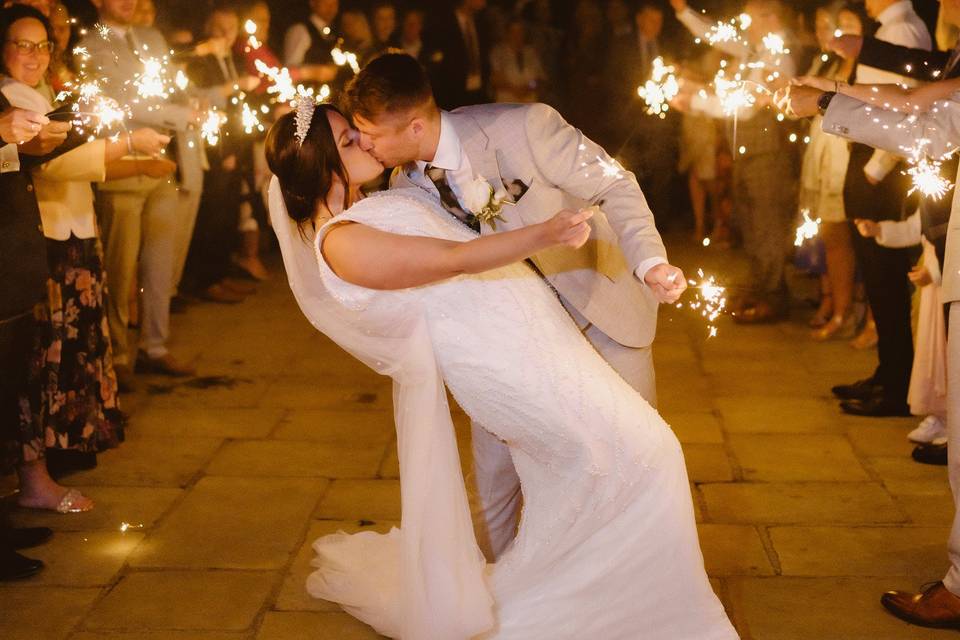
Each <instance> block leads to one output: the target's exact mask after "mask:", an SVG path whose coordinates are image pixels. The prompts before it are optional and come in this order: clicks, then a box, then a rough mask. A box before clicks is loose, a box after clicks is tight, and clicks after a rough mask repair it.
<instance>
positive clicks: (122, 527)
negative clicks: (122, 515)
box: [120, 522, 143, 533]
mask: <svg viewBox="0 0 960 640" xmlns="http://www.w3.org/2000/svg"><path fill="white" fill-rule="evenodd" d="M130 529H143V523H140V524H130V523H129V522H121V523H120V533H126V532H127V531H129V530H130Z"/></svg>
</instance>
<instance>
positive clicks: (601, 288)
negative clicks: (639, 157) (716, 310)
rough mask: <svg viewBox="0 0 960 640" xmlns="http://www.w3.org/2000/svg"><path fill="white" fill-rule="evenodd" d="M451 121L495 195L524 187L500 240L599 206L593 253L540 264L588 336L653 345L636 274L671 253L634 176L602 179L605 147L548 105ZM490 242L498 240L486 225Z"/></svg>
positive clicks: (457, 114) (459, 115)
mask: <svg viewBox="0 0 960 640" xmlns="http://www.w3.org/2000/svg"><path fill="white" fill-rule="evenodd" d="M450 119H451V121H452V122H453V125H454V128H455V130H456V132H457V135H458V136H459V138H460V142H461V145H462V147H463V150H464V152H465V153H466V155H467V157H468V159H469V160H470V164H471V166H472V168H473V172H474V174H476V175H478V176H482V177H483V178H485V179H486V180H487V181H488V182H489V183H490V184H491V185H494V186H495V187H499V186H500V185H501V184H502V185H504V186H507V187H509V186H510V185H513V184H514V183H515V181H517V180H519V181H520V182H522V183H523V185H524V186H525V187H526V190H525V192H524V193H523V194H522V196H521V197H519V199H517V200H516V202H515V204H513V205H505V206H504V208H503V209H502V211H501V214H502V216H503V218H504V221H503V222H502V223H498V224H497V231H501V230H503V231H509V230H511V229H516V228H519V227H523V226H527V225H531V224H537V223H540V222H543V221H545V220H548V219H549V218H551V217H552V216H553V215H554V214H555V213H557V212H558V211H559V210H561V209H564V208H570V209H578V208H581V207H584V206H588V205H590V204H597V205H599V206H600V208H601V213H599V214H597V215H595V216H594V217H593V219H592V220H591V221H590V225H591V227H592V228H593V229H592V232H591V234H590V239H589V241H588V242H587V243H586V245H584V246H583V247H582V248H580V249H577V250H574V249H571V248H567V247H554V248H552V249H548V250H546V251H542V252H540V253H538V254H537V255H535V256H534V257H533V258H532V259H533V262H534V264H535V265H536V266H537V268H538V269H539V270H540V272H541V273H542V274H543V275H544V276H545V277H546V279H547V280H548V281H549V282H550V283H551V284H552V285H553V287H554V288H555V289H556V290H557V292H558V293H559V294H560V296H561V298H562V300H563V301H564V303H565V306H566V307H567V309H568V310H570V311H571V313H572V314H573V316H574V319H575V320H577V321H578V323H579V324H580V325H581V327H583V326H586V324H587V323H592V324H594V325H596V326H597V327H598V328H599V329H600V330H601V331H603V332H604V333H605V334H607V335H608V336H610V337H611V338H612V339H613V340H615V341H617V342H618V343H620V344H623V345H626V346H629V347H646V346H648V345H649V344H650V343H651V342H653V338H654V334H655V333H656V323H657V306H658V303H657V301H656V299H655V298H654V296H653V294H652V292H651V291H650V290H649V289H648V288H647V286H646V285H644V284H643V283H642V282H641V281H640V280H639V279H638V278H637V276H636V275H635V272H636V270H637V269H638V268H639V267H640V266H641V264H642V263H644V262H645V261H647V260H648V259H651V258H659V259H662V260H663V261H665V260H666V255H667V254H666V250H665V249H664V246H663V241H662V240H661V239H660V234H659V233H658V232H657V229H656V226H655V225H654V220H653V214H652V213H651V211H650V208H649V207H648V206H647V202H646V200H645V199H644V197H643V193H642V192H641V190H640V186H639V185H638V184H637V181H636V178H635V177H634V176H633V174H631V173H630V172H628V171H626V170H622V169H621V170H620V171H619V173H618V174H617V175H615V174H614V172H612V171H604V166H605V165H606V166H608V167H609V166H612V163H613V160H612V159H611V158H610V156H608V155H607V153H606V152H605V151H604V150H603V148H602V147H600V146H599V145H597V144H596V143H594V142H592V141H591V140H590V139H588V138H587V137H585V136H584V135H583V134H582V133H581V132H580V131H578V130H577V129H575V128H573V127H572V126H570V125H569V124H567V123H566V122H565V121H564V120H563V118H562V117H561V116H560V114H559V113H557V112H556V110H554V109H553V108H552V107H549V106H547V105H545V104H531V105H516V104H491V105H479V106H473V107H463V108H461V109H457V110H456V111H453V112H451V113H450ZM584 163H586V164H584ZM416 171H417V168H416V164H409V165H405V166H404V167H400V168H398V169H397V170H396V171H395V172H394V179H393V181H392V186H396V187H404V186H418V185H417V183H416V182H415V178H413V177H411V175H412V174H413V173H414V172H416ZM431 186H432V185H431ZM433 191H434V193H435V194H436V195H437V197H438V198H439V193H437V192H436V189H435V188H434V189H433ZM482 233H493V231H492V230H490V229H489V228H487V227H486V226H484V227H483V230H482Z"/></svg>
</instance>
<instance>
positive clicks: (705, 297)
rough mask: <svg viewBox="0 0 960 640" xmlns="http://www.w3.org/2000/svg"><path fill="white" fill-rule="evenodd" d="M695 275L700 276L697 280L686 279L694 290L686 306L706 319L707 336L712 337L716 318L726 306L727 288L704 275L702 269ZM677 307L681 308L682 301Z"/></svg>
mask: <svg viewBox="0 0 960 640" xmlns="http://www.w3.org/2000/svg"><path fill="white" fill-rule="evenodd" d="M697 275H698V276H699V277H700V281H699V282H697V281H696V280H688V281H687V284H689V285H690V290H691V291H693V292H694V297H693V301H692V302H688V303H687V308H689V309H690V310H692V311H696V312H698V313H699V314H700V316H701V317H703V318H704V319H705V320H706V321H707V337H708V338H714V337H716V335H717V326H716V324H715V323H716V321H717V318H719V317H720V316H721V315H722V314H723V312H724V310H725V309H726V308H727V297H726V292H727V290H726V288H725V287H723V286H721V285H720V284H718V283H717V279H716V278H715V277H714V276H705V275H704V273H703V269H697ZM677 308H678V309H682V308H683V303H677Z"/></svg>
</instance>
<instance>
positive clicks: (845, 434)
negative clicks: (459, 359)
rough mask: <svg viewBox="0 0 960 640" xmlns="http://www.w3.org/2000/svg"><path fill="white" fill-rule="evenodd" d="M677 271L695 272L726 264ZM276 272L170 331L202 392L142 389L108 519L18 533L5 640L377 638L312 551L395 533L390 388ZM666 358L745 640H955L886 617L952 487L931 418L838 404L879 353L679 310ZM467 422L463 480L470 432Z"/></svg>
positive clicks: (706, 544)
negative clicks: (313, 589)
mask: <svg viewBox="0 0 960 640" xmlns="http://www.w3.org/2000/svg"><path fill="white" fill-rule="evenodd" d="M674 254H675V255H674V258H675V260H677V261H678V262H679V263H680V264H681V266H683V267H684V268H685V269H687V270H690V271H695V269H696V267H699V266H706V267H709V266H710V265H711V264H718V263H719V261H721V260H723V259H725V257H724V254H722V253H716V252H714V253H710V252H708V251H704V250H700V249H697V250H693V249H690V248H687V249H686V250H680V249H676V250H675V251H674ZM274 271H275V277H274V279H273V280H272V281H271V282H270V283H267V284H266V285H263V286H261V290H260V292H259V293H258V294H257V295H256V296H253V297H251V298H250V299H249V300H248V301H247V302H246V303H244V304H242V305H240V306H237V307H232V308H231V307H220V306H215V305H198V306H195V307H192V308H191V309H190V310H188V312H187V313H186V314H185V315H180V316H176V318H175V326H174V336H175V337H176V343H175V348H176V351H177V353H178V354H182V355H183V356H186V357H188V358H190V359H193V360H195V362H196V364H197V366H198V367H199V369H200V371H201V375H202V376H204V377H201V378H198V379H196V380H192V381H184V382H176V383H171V382H170V381H169V380H166V379H163V378H151V379H146V378H143V379H141V380H142V381H143V382H144V383H145V384H143V385H142V389H141V390H140V391H139V392H138V393H137V394H135V395H133V396H130V397H129V398H128V399H127V400H128V401H127V404H126V408H127V410H129V411H130V412H131V413H132V416H133V418H132V421H131V426H130V428H129V431H128V439H127V442H126V443H124V444H123V445H122V446H121V447H120V448H119V449H117V450H115V451H111V452H108V453H106V454H103V455H101V456H100V464H99V466H98V468H97V469H95V470H93V471H89V472H84V473H80V474H76V475H73V476H71V477H70V478H69V479H67V480H66V482H67V483H69V484H70V485H74V486H77V487H79V488H81V489H82V490H83V491H84V492H85V493H87V494H88V495H89V496H91V497H92V498H94V499H95V500H96V502H97V507H96V509H95V510H94V511H92V512H90V513H87V514H80V515H67V516H59V515H55V514H37V513H24V512H16V513H15V519H16V522H17V523H19V524H22V525H28V524H29V525H46V526H50V527H52V528H54V529H56V531H57V535H56V536H55V538H54V539H53V540H52V541H51V542H50V543H48V544H47V545H45V546H43V547H40V548H38V549H35V550H31V551H30V555H32V556H34V557H38V558H41V559H43V560H44V561H45V562H46V563H47V565H48V567H47V569H46V570H45V571H44V572H43V573H41V574H40V575H39V576H37V577H35V578H33V579H32V580H28V581H26V582H22V583H16V584H8V585H6V586H2V587H0V638H3V639H5V640H21V639H22V640H44V639H51V640H53V639H56V640H60V639H67V638H68V639H70V640H121V639H128V640H298V639H301V638H303V639H337V640H359V639H367V638H376V637H378V636H376V634H374V633H373V632H372V631H370V630H369V629H368V628H367V627H365V626H364V625H362V624H360V623H359V622H356V621H355V620H354V619H353V618H351V617H350V616H348V615H347V614H345V613H343V612H341V611H340V610H339V609H338V608H337V607H336V606H335V605H332V604H330V603H327V602H323V601H318V600H313V599H311V598H310V597H309V596H308V595H307V594H306V592H305V590H304V581H305V578H306V576H307V574H308V573H309V571H310V566H309V561H310V559H311V556H312V552H311V549H310V544H311V542H312V541H313V540H314V539H315V538H317V537H318V536H320V535H323V534H325V533H330V532H334V531H336V530H339V529H343V530H347V531H357V530H362V529H375V530H385V529H387V528H389V527H390V526H391V525H393V524H395V523H397V522H398V520H399V517H400V507H399V484H398V480H397V477H398V466H397V454H396V444H395V437H394V431H393V426H392V415H391V391H390V386H389V383H388V381H387V380H386V379H383V378H380V377H378V376H376V375H374V374H372V373H370V372H369V371H367V370H366V369H365V368H364V367H363V366H362V365H360V364H358V363H356V362H355V361H353V360H352V359H351V358H350V357H349V356H347V355H346V354H344V353H343V352H341V351H340V350H339V349H338V348H336V347H335V346H333V345H332V344H331V343H330V342H329V341H327V340H326V339H325V338H323V337H322V336H321V335H318V334H317V333H316V332H315V331H314V330H313V328H312V327H311V326H310V325H309V324H308V323H307V322H306V321H305V320H304V319H303V318H302V317H301V315H300V313H299V310H298V309H297V307H296V305H295V304H294V302H293V299H292V297H291V295H290V293H289V291H288V289H287V285H286V281H285V279H284V278H283V277H282V275H281V274H280V269H279V267H276V268H275V269H274ZM655 355H656V363H657V371H658V382H659V394H660V407H661V410H662V412H663V414H664V416H665V417H666V418H667V420H668V422H669V423H670V424H671V425H672V426H673V428H674V429H675V431H676V433H677V435H678V436H679V438H680V440H681V442H682V443H683V445H684V449H685V452H686V458H687V463H688V466H689V471H690V477H691V480H692V483H693V486H692V490H693V493H694V498H695V503H696V507H697V518H698V521H699V522H700V525H699V528H700V538H701V543H702V546H703V551H704V555H705V557H706V564H707V569H708V571H709V573H710V575H711V577H712V578H713V583H714V586H715V588H716V590H717V593H718V594H719V595H720V597H721V598H722V600H723V602H724V603H725V605H726V607H727V610H728V611H729V613H730V615H731V617H732V619H733V620H734V622H735V624H736V626H737V628H738V629H739V630H740V633H741V634H742V636H743V638H745V639H753V640H861V639H863V640H866V639H870V640H895V639H900V638H903V639H918V638H941V637H943V638H947V637H956V635H955V634H954V633H951V632H937V631H929V630H923V629H918V628H915V627H910V626H908V625H906V624H903V623H900V622H898V621H896V620H895V619H893V618H891V617H890V616H888V615H886V614H885V613H884V612H883V611H882V609H881V607H880V605H879V603H878V598H879V595H880V594H881V593H882V592H883V591H884V590H886V589H890V588H911V589H912V588H916V587H917V586H919V585H920V584H921V583H923V582H927V581H931V580H937V579H939V578H940V577H941V575H942V573H943V571H944V569H945V567H946V552H945V541H946V538H947V531H948V525H949V522H950V519H951V516H952V501H951V498H950V490H949V487H948V485H947V479H946V472H945V470H944V468H941V467H925V466H921V465H918V464H915V463H913V462H912V461H911V460H910V459H909V453H910V450H911V447H910V445H909V444H908V443H907V441H906V439H905V434H906V433H907V432H908V431H909V430H910V429H911V428H912V426H913V424H914V422H915V421H914V420H899V419H888V420H869V419H856V418H852V417H847V416H843V415H842V414H841V413H840V412H839V410H838V409H837V408H836V406H835V403H834V402H832V401H831V399H830V392H829V388H830V386H831V384H834V383H836V382H846V381H851V380H853V379H856V378H857V377H861V376H862V374H864V373H866V372H868V370H869V369H870V368H871V367H872V365H873V359H872V356H871V355H870V354H862V353H857V352H854V351H852V350H851V349H850V348H849V347H847V346H846V344H845V343H843V342H839V343H830V344H823V345H817V344H813V343H811V342H810V341H809V340H807V338H806V329H805V326H804V325H803V324H802V322H801V318H800V314H799V313H798V317H797V320H796V321H794V322H791V323H785V324H783V325H780V326H776V327H759V328H741V327H735V326H733V325H732V324H730V323H729V322H728V321H726V320H723V321H721V322H720V324H719V335H718V337H716V338H714V339H710V340H706V328H705V325H704V324H703V322H702V320H700V319H699V318H697V317H696V316H695V315H693V314H691V313H690V312H689V311H678V310H675V309H672V308H671V309H666V310H664V312H663V313H662V314H661V323H660V330H659V334H658V338H657V342H656V349H655ZM455 418H456V422H457V425H458V430H459V433H460V436H461V438H460V441H461V450H462V452H463V454H464V464H465V465H467V464H469V460H468V455H469V446H468V437H469V436H468V433H469V432H468V429H467V426H468V421H467V420H466V418H465V416H464V415H463V414H462V413H459V414H457V415H455ZM124 523H126V524H127V525H129V527H126V531H122V530H121V528H122V525H123V524H124ZM637 638H638V640H640V639H642V638H643V632H642V628H638V630H637Z"/></svg>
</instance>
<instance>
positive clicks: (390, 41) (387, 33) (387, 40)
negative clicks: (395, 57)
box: [370, 0, 400, 55]
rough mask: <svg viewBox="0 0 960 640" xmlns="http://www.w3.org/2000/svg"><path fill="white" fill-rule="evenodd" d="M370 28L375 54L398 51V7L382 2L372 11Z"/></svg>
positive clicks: (375, 4) (377, 3)
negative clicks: (392, 50) (389, 50)
mask: <svg viewBox="0 0 960 640" xmlns="http://www.w3.org/2000/svg"><path fill="white" fill-rule="evenodd" d="M370 26H371V29H372V30H373V53H374V55H376V54H378V53H383V52H384V51H387V50H388V49H397V48H399V46H400V40H399V38H398V37H397V7H396V5H395V4H393V3H392V2H385V1H382V0H381V1H380V2H376V3H374V5H373V7H372V8H371V9H370Z"/></svg>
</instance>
